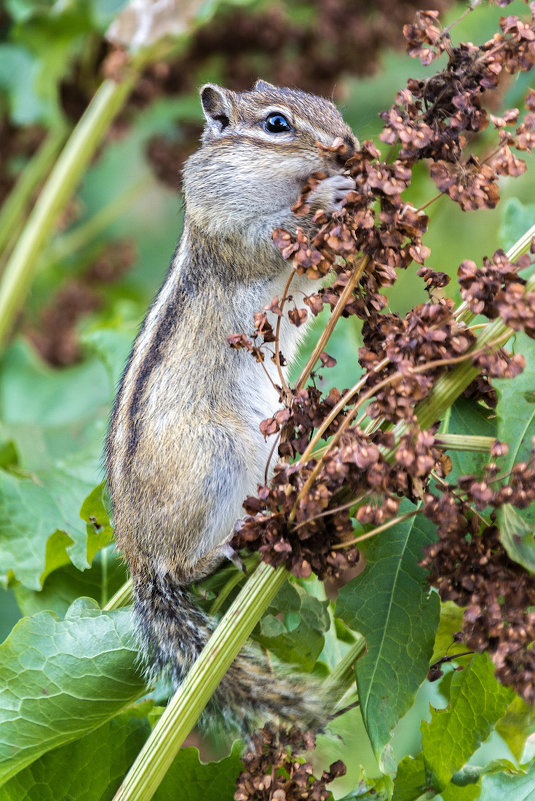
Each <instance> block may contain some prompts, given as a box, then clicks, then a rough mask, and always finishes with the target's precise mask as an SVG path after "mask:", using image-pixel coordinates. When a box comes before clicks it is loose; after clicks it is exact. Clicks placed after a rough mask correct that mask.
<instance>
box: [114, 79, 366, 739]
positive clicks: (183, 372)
mask: <svg viewBox="0 0 535 801" xmlns="http://www.w3.org/2000/svg"><path fill="white" fill-rule="evenodd" d="M200 95H201V104H202V109H203V112H204V115H205V117H206V126H205V129H204V133H203V136H202V146H201V148H200V149H199V150H198V151H197V152H196V153H195V154H194V155H192V156H191V157H190V158H189V159H188V161H187V163H186V166H185V169H184V184H183V185H184V194H185V219H184V230H183V233H182V237H181V239H180V243H179V246H178V248H177V250H176V252H175V255H174V258H173V260H172V263H171V267H170V270H169V273H168V275H167V278H166V280H165V282H164V284H163V286H162V287H161V289H160V291H159V293H158V295H157V297H156V300H155V301H154V303H153V305H152V307H151V308H150V310H149V312H148V314H147V316H146V318H145V321H144V323H143V325H142V327H141V330H140V332H139V334H138V336H137V339H136V341H135V343H134V346H133V349H132V352H131V355H130V358H129V360H128V363H127V366H126V368H125V371H124V374H123V377H122V380H121V383H120V387H119V391H118V394H117V398H116V401H115V406H114V409H113V413H112V418H111V424H110V429H109V434H108V438H107V447H106V469H107V476H108V485H109V490H110V496H111V500H112V506H113V512H114V522H115V532H116V539H117V545H118V547H119V549H120V550H121V551H122V553H123V555H124V558H125V559H126V561H127V562H128V565H129V568H130V571H131V574H132V578H133V584H134V594H135V601H134V615H135V619H136V627H137V631H138V634H139V638H140V642H141V646H142V649H143V652H144V654H145V655H146V659H147V661H148V662H149V663H150V664H151V665H152V667H151V668H150V669H149V675H150V676H151V677H154V676H155V675H157V674H158V673H159V672H160V671H162V670H167V671H169V672H170V674H171V677H172V679H173V681H174V683H175V685H178V684H179V683H180V681H181V680H182V678H183V677H184V675H185V673H186V672H187V670H188V669H189V667H190V666H191V665H192V663H193V662H194V661H195V659H196V658H197V656H198V655H199V653H200V651H201V650H202V648H203V646H204V645H205V643H206V641H207V639H208V637H209V636H210V633H211V631H212V630H213V628H214V624H213V622H212V621H211V620H210V619H209V618H208V617H207V616H206V615H205V614H204V612H202V611H201V610H200V608H199V607H198V606H197V605H196V604H195V602H194V599H193V597H192V595H191V592H190V590H189V589H188V585H190V584H192V583H193V582H196V581H199V580H200V579H202V578H203V577H204V576H207V575H208V574H210V573H211V572H213V571H214V570H215V568H216V567H217V566H218V565H219V564H220V562H221V561H222V560H223V559H224V558H225V557H228V556H231V555H232V553H231V548H230V546H229V545H228V541H229V539H230V537H231V535H232V532H233V529H234V525H235V522H236V520H237V519H238V518H240V517H241V515H242V503H243V501H244V499H245V498H246V496H247V495H250V494H254V493H256V490H257V485H258V484H263V483H264V471H265V468H266V462H267V460H268V456H269V451H270V449H271V443H267V442H265V440H264V437H263V436H262V434H261V433H260V429H259V425H260V422H261V421H262V420H263V419H265V418H267V417H270V416H271V415H272V414H273V411H274V409H276V408H277V407H278V406H279V404H280V401H279V397H278V393H277V391H276V390H275V389H274V387H273V385H272V383H271V382H270V381H269V379H268V378H267V376H266V375H265V373H264V371H263V370H262V369H261V367H259V365H258V364H256V362H255V361H254V360H253V359H252V358H251V357H250V355H249V354H248V353H247V352H245V351H243V350H231V349H230V348H229V346H228V343H227V337H228V336H229V335H230V334H233V333H239V332H243V331H245V332H246V331H249V330H250V329H251V328H252V320H253V315H254V313H255V312H256V311H258V310H260V309H261V308H262V307H263V306H265V305H266V304H269V303H270V301H271V300H272V298H273V297H274V296H276V295H278V296H279V297H281V295H282V292H283V287H284V285H285V283H286V280H287V278H288V274H289V269H290V268H289V265H288V263H287V262H286V261H284V259H283V258H282V256H281V254H280V252H279V250H278V249H277V248H276V247H275V245H274V244H273V241H272V233H273V231H274V229H275V228H284V229H286V230H288V231H291V232H295V230H296V228H297V226H298V225H299V226H301V227H302V228H304V229H305V230H307V229H308V230H309V231H310V230H312V229H313V225H314V224H313V216H314V213H315V212H316V211H317V210H318V209H323V210H325V211H327V212H331V211H334V210H336V209H338V208H340V206H341V203H342V201H343V199H344V197H345V195H346V194H347V193H348V192H349V191H350V190H352V189H353V188H354V182H353V180H352V179H350V178H349V177H347V176H345V175H344V174H343V172H342V171H343V167H344V161H343V160H342V159H341V157H340V156H339V155H337V153H335V152H330V151H328V150H322V149H321V148H320V147H318V144H317V143H318V142H319V143H323V144H325V145H331V144H332V142H333V140H334V139H335V138H338V137H341V138H342V140H343V141H344V143H345V144H346V145H347V147H348V149H349V151H350V152H353V151H354V150H355V148H356V146H357V142H356V139H355V137H354V135H353V133H352V132H351V129H350V128H349V126H348V125H346V123H345V122H344V120H343V119H342V117H341V115H340V113H339V111H338V110H337V109H336V107H335V106H334V105H333V104H332V103H331V102H329V101H328V100H325V99H323V98H321V97H316V96H314V95H311V94H306V93H305V92H302V91H298V90H294V89H287V88H279V87H276V86H273V85H272V84H269V83H267V82H265V81H258V82H257V83H256V84H255V86H254V88H253V89H252V90H250V91H246V92H240V93H237V92H232V91H229V90H227V89H224V88H221V87H219V86H216V85H214V84H206V85H205V86H203V87H202V89H201V93H200ZM346 158H347V156H346ZM316 171H323V172H324V173H326V174H327V176H328V177H326V178H325V179H324V180H322V181H321V182H320V183H319V185H318V186H317V188H316V189H315V190H313V191H312V192H311V194H310V195H309V196H308V198H307V202H308V205H309V206H310V212H309V213H308V214H306V215H304V216H299V217H296V215H295V214H294V213H293V212H292V211H291V209H290V207H291V206H292V205H293V204H294V203H295V202H296V200H297V199H298V196H299V194H300V190H301V188H302V186H303V184H304V183H305V181H306V179H307V178H308V176H309V175H310V174H311V173H314V172H316ZM311 286H312V285H311V282H310V279H308V278H306V277H304V276H296V277H295V281H294V283H293V285H292V292H294V293H296V292H299V291H300V290H303V291H306V292H308V293H310V291H311ZM304 328H305V326H301V327H300V328H299V329H298V328H296V327H295V326H293V325H291V324H289V322H288V321H287V320H284V319H283V320H282V325H281V332H280V347H281V351H282V352H283V354H284V356H285V357H286V360H287V362H290V361H291V360H292V359H293V357H294V356H295V353H296V349H297V345H298V340H299V338H300V336H301V335H302V332H303V329H304ZM268 361H269V360H266V362H268ZM266 367H267V369H268V371H269V370H271V371H273V379H274V381H275V383H276V382H277V376H276V374H275V372H274V370H275V366H274V365H268V364H267V363H266ZM150 671H152V672H150ZM299 684H300V682H299V681H298V680H294V681H292V680H285V679H280V680H279V679H277V678H276V677H274V676H273V675H272V674H271V673H270V671H269V670H268V669H267V666H265V665H264V664H263V663H262V659H261V658H260V656H255V655H254V654H253V653H252V651H248V650H245V651H242V654H241V655H240V656H239V657H238V658H237V660H236V661H235V662H234V664H233V665H232V667H231V668H230V670H229V672H228V673H227V675H226V676H225V677H224V679H223V681H222V682H221V684H220V686H219V688H218V690H217V692H216V696H215V701H216V703H217V705H218V706H219V707H220V708H222V709H223V710H226V711H227V715H231V716H233V717H234V719H236V718H237V719H238V720H240V723H241V725H242V726H243V727H244V728H247V727H249V726H251V725H252V723H253V722H254V720H255V719H257V718H258V716H260V715H267V716H269V717H273V716H277V717H282V718H286V719H292V718H296V717H299V718H300V719H303V716H305V717H307V716H308V717H311V715H309V714H308V712H306V709H307V708H308V706H309V700H310V699H309V698H308V699H306V700H305V697H304V696H305V695H308V696H310V693H304V692H303V687H302V684H301V689H299ZM312 716H313V715H312Z"/></svg>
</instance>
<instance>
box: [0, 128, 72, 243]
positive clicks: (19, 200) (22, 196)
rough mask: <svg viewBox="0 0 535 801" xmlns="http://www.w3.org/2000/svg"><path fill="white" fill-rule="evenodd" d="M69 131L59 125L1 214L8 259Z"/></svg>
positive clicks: (1, 232)
mask: <svg viewBox="0 0 535 801" xmlns="http://www.w3.org/2000/svg"><path fill="white" fill-rule="evenodd" d="M66 134H67V129H66V127H65V125H61V124H60V125H58V126H57V127H56V128H55V129H54V131H52V132H51V133H50V134H49V135H48V136H47V138H46V139H45V141H44V142H43V144H42V145H41V147H40V148H39V150H38V151H37V153H36V154H35V155H34V156H33V157H32V158H31V160H30V161H29V163H28V164H27V165H26V166H25V167H24V170H23V171H22V172H21V174H20V176H19V179H18V181H17V183H16V184H15V186H14V188H13V189H12V191H11V192H10V193H9V196H8V198H7V200H6V201H5V202H4V204H3V206H2V210H1V211H0V252H2V251H4V254H3V255H4V256H7V252H6V251H7V250H9V245H10V243H11V242H12V241H13V240H14V238H15V237H16V235H17V232H18V230H19V228H20V227H21V224H22V218H23V216H24V214H25V212H26V209H27V207H28V204H29V202H30V198H31V196H32V194H33V192H34V191H35V189H36V187H37V186H38V185H39V183H40V182H41V181H42V180H43V178H44V176H45V175H46V173H47V172H48V170H49V169H50V166H51V164H52V163H53V161H54V159H55V158H56V156H57V154H58V151H59V149H60V147H61V145H62V144H63V142H64V141H65V136H66Z"/></svg>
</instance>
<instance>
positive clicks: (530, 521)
mask: <svg viewBox="0 0 535 801" xmlns="http://www.w3.org/2000/svg"><path fill="white" fill-rule="evenodd" d="M513 343H514V350H515V352H520V353H522V354H523V355H524V356H525V357H526V367H525V368H524V371H523V372H522V373H520V375H518V376H516V377H515V379H514V380H511V379H505V378H500V379H495V380H494V381H493V384H494V386H495V388H496V392H497V393H498V405H497V407H496V414H497V416H498V439H499V440H501V441H503V442H507V444H508V445H509V453H508V454H507V455H506V456H504V457H503V458H502V459H501V460H500V467H501V468H502V471H503V472H504V473H509V471H510V470H511V468H512V467H513V465H514V464H515V463H516V462H525V461H527V460H528V459H529V457H530V456H531V448H532V439H533V437H534V436H535V404H534V403H533V402H531V400H530V395H531V396H532V395H533V392H535V341H534V340H533V339H530V338H529V337H527V336H526V334H524V333H523V332H519V333H517V334H515V337H514V340H513ZM497 517H498V526H499V528H500V533H501V539H502V542H503V545H504V548H505V549H506V550H507V553H508V554H509V556H510V557H511V559H514V560H515V561H516V562H518V563H519V564H521V565H522V566H523V567H525V568H526V569H527V570H533V566H534V565H535V540H534V538H533V530H534V528H535V504H531V506H530V507H529V508H528V509H521V510H517V511H516V512H514V513H512V512H511V509H508V508H507V507H502V508H501V509H498V514H497ZM519 519H520V520H522V521H523V525H522V524H521V523H520V522H519ZM528 527H529V529H528Z"/></svg>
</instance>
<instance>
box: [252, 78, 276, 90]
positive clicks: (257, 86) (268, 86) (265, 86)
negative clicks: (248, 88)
mask: <svg viewBox="0 0 535 801" xmlns="http://www.w3.org/2000/svg"><path fill="white" fill-rule="evenodd" d="M276 88H277V87H276V86H275V85H274V84H272V83H268V82H267V81H263V80H262V79H261V78H260V79H259V80H258V81H257V82H256V83H255V85H254V86H253V89H254V91H255V92H265V91H266V89H276Z"/></svg>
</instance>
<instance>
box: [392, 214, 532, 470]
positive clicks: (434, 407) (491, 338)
mask: <svg viewBox="0 0 535 801" xmlns="http://www.w3.org/2000/svg"><path fill="white" fill-rule="evenodd" d="M533 235H535V226H532V227H531V228H530V229H529V231H527V232H526V234H524V236H523V237H521V239H519V240H518V242H517V243H516V244H515V245H513V247H512V248H511V250H510V251H509V252H508V254H507V255H508V257H509V258H511V255H510V254H516V255H515V256H514V257H515V258H516V257H517V256H518V255H520V254H521V253H522V252H525V251H526V250H527V249H528V248H529V242H530V241H531V237H532V236H533ZM525 291H526V292H534V291H535V274H533V275H531V276H530V277H529V278H528V280H527V282H526V287H525ZM514 333H515V332H514V331H513V329H512V328H509V327H508V326H507V325H506V324H505V323H504V321H503V320H502V319H500V318H499V317H498V318H497V319H496V320H493V321H492V322H491V323H488V324H487V325H486V326H485V328H483V329H482V330H481V333H480V335H479V336H478V338H477V339H476V342H475V344H474V347H473V350H479V349H480V348H482V347H484V346H485V345H489V346H490V345H492V346H493V347H494V348H495V347H496V346H497V344H498V343H501V344H502V345H504V344H505V343H506V342H507V340H508V339H509V338H510V337H512V336H513V334H514ZM480 372H481V371H480V370H478V368H477V367H474V366H473V364H472V362H471V361H470V360H467V361H466V362H462V363H461V364H459V365H458V366H457V367H455V368H454V369H453V370H451V371H450V372H447V373H444V374H443V375H441V376H440V377H439V378H438V380H437V381H436V383H435V385H434V386H433V388H432V390H431V392H430V393H429V395H428V396H427V398H425V399H424V400H423V401H421V402H420V403H419V404H418V405H417V406H416V416H417V417H418V425H419V426H420V427H421V428H429V427H430V426H432V425H433V423H435V422H436V421H437V420H440V418H441V417H442V415H443V414H444V413H445V412H446V410H447V409H449V407H450V406H452V404H453V403H454V402H455V401H456V400H457V398H458V397H459V395H461V394H462V393H463V392H464V390H465V389H466V388H467V387H468V386H469V385H470V384H471V383H472V381H473V380H474V378H476V376H477V375H479V373H480ZM410 429H411V423H410V422H406V421H404V420H403V421H401V422H399V423H397V425H395V426H394V428H393V429H392V430H393V432H394V436H395V441H396V442H399V440H400V439H401V437H403V436H404V435H405V434H408V433H409V431H410ZM394 451H395V447H394V448H393V449H392V454H393V453H394ZM389 453H390V452H389Z"/></svg>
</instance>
